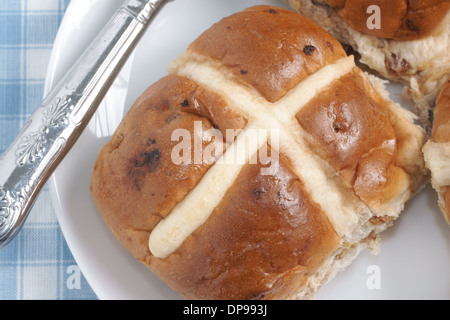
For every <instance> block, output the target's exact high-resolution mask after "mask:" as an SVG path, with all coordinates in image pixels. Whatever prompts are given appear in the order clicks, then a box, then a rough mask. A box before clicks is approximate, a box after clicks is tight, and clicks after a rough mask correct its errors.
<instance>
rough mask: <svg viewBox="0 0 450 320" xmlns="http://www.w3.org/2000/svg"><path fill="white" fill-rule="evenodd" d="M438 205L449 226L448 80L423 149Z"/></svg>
mask: <svg viewBox="0 0 450 320" xmlns="http://www.w3.org/2000/svg"><path fill="white" fill-rule="evenodd" d="M423 153H424V156H425V161H426V165H427V167H428V168H429V169H430V171H431V183H432V186H433V188H434V189H435V190H436V191H437V193H438V197H439V199H438V204H439V207H440V209H441V211H442V213H443V214H444V217H445V220H446V221H447V223H449V224H450V78H449V79H448V80H447V82H446V84H445V86H444V87H443V88H442V91H441V93H440V94H439V97H438V99H437V101H436V106H435V108H434V120H433V129H432V132H431V140H430V141H428V142H427V143H426V144H425V147H424V148H423Z"/></svg>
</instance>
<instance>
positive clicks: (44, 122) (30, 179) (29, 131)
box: [0, 0, 164, 249]
mask: <svg viewBox="0 0 450 320" xmlns="http://www.w3.org/2000/svg"><path fill="white" fill-rule="evenodd" d="M163 2H164V0H150V1H149V0H128V1H126V2H125V3H124V4H123V5H122V6H121V7H120V9H119V10H118V11H117V12H116V13H115V15H114V16H113V18H112V19H111V20H110V21H109V23H108V24H107V25H106V26H105V28H104V29H103V31H102V32H101V33H100V35H99V36H98V37H97V39H96V40H94V42H93V43H92V44H91V46H90V47H89V48H88V49H87V50H86V51H85V54H84V55H83V56H82V57H81V58H80V59H79V60H78V62H77V63H76V64H75V66H74V67H73V68H72V70H71V71H70V72H69V73H68V74H67V76H66V77H65V78H64V79H63V80H62V81H61V82H60V83H59V84H58V85H57V86H56V87H55V88H54V89H53V91H51V92H50V94H49V95H48V97H47V98H46V99H45V100H44V101H43V103H42V104H41V106H40V107H38V109H37V110H36V112H35V113H34V114H33V115H32V116H31V118H30V119H29V120H28V121H27V123H26V124H25V126H24V128H23V129H22V130H21V132H20V133H19V135H18V136H17V137H16V139H15V141H14V142H13V143H12V144H11V146H10V147H9V148H8V150H7V151H6V152H5V153H4V154H3V156H2V157H1V158H0V249H1V248H3V247H5V246H6V245H7V244H8V243H9V242H10V241H11V240H12V238H13V237H14V236H15V235H16V234H17V232H18V231H19V230H20V228H21V226H22V224H23V222H24V221H25V220H26V217H27V215H28V213H29V210H30V209H31V207H32V205H33V203H34V201H35V199H36V197H37V195H38V193H39V191H40V190H41V188H42V186H43V185H44V184H45V183H46V181H47V180H48V177H49V176H50V175H51V174H52V172H53V171H54V169H55V168H56V166H57V165H58V164H59V163H60V162H61V160H62V159H63V157H64V156H65V155H66V154H67V152H68V151H69V150H70V148H71V147H72V146H73V144H74V143H75V142H76V140H77V139H78V137H79V136H80V135H81V133H82V131H83V130H84V128H85V127H86V125H87V124H88V122H89V120H90V119H91V117H92V115H93V114H94V112H95V111H96V109H97V107H98V105H99V104H100V102H101V100H102V99H103V97H104V96H105V94H106V92H107V90H108V88H109V86H110V84H111V83H112V81H113V80H114V78H115V77H116V75H117V74H118V72H119V70H120V68H121V67H122V65H123V63H124V62H125V60H126V58H127V57H128V55H129V53H130V52H131V50H132V49H133V47H134V44H135V43H136V42H137V40H138V39H139V37H140V35H141V34H142V32H143V30H144V29H145V27H146V25H147V24H148V22H149V20H150V18H151V16H152V15H153V14H154V12H155V11H156V9H157V8H158V7H159V6H160V5H161V4H162V3H163Z"/></svg>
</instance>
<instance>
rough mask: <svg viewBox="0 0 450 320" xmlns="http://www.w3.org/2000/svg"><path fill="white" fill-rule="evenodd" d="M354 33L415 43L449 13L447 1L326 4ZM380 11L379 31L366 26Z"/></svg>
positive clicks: (359, 0) (379, 0)
mask: <svg viewBox="0 0 450 320" xmlns="http://www.w3.org/2000/svg"><path fill="white" fill-rule="evenodd" d="M327 2H328V4H329V5H330V6H331V7H333V8H336V10H337V12H338V13H339V15H340V16H341V17H342V18H343V19H344V20H345V21H346V22H347V23H348V24H349V25H350V26H351V27H353V28H354V29H355V30H357V31H360V32H363V33H366V34H370V35H374V36H377V37H380V38H384V39H394V40H399V41H410V40H417V39H421V38H424V37H427V36H429V35H430V34H432V33H433V31H434V30H435V29H436V28H437V27H438V26H439V24H440V23H441V22H442V21H443V19H444V17H445V16H446V15H447V13H448V11H449V10H450V1H448V0H346V1H345V0H341V1H330V0H329V1H327ZM371 5H377V6H378V7H379V8H380V19H381V28H379V29H378V28H371V29H369V28H368V26H367V21H368V19H369V18H370V16H371V15H372V14H373V12H371V11H370V12H367V11H368V10H367V9H368V8H369V6H371Z"/></svg>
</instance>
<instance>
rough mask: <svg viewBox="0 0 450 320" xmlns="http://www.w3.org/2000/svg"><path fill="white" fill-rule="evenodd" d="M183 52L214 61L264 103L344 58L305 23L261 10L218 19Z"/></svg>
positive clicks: (274, 10) (277, 11)
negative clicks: (248, 87)
mask: <svg viewBox="0 0 450 320" xmlns="http://www.w3.org/2000/svg"><path fill="white" fill-rule="evenodd" d="M249 30H252V32H249ZM299 30H301V32H299ZM243 48H245V50H243ZM189 50H191V51H194V52H196V53H199V54H202V55H205V56H208V57H211V58H213V59H215V60H217V61H220V62H221V64H223V65H224V66H225V67H226V68H227V69H228V70H229V71H231V72H232V74H233V75H234V76H236V77H237V78H238V79H240V80H241V81H242V82H244V83H247V84H249V85H250V86H253V87H254V88H256V89H257V90H258V91H259V92H260V93H261V94H262V95H263V96H264V97H265V98H266V99H267V100H268V101H270V102H274V101H277V100H278V99H280V98H281V97H283V96H284V95H285V94H286V93H287V92H288V91H289V90H290V89H292V88H293V87H294V86H295V85H296V84H298V83H299V82H300V81H301V80H303V79H305V78H306V77H308V75H310V74H312V73H314V72H315V71H317V70H319V69H320V68H322V67H323V66H325V65H327V64H330V63H333V62H335V61H337V60H338V59H340V58H343V57H346V54H345V52H344V50H343V49H342V46H341V45H340V44H339V43H338V42H337V41H336V40H335V39H334V38H333V37H332V36H331V35H330V34H329V33H328V32H326V31H325V30H323V29H322V28H320V27H319V26H318V25H317V24H315V23H313V22H312V21H311V20H310V19H308V18H306V17H302V18H301V19H299V18H298V14H297V13H295V12H292V11H289V10H283V9H281V8H273V7H267V6H256V7H252V8H249V9H247V10H244V11H242V12H240V13H237V14H234V15H232V16H230V17H227V18H225V19H223V20H221V21H220V22H219V23H216V24H215V25H213V26H212V27H211V28H210V29H208V30H207V31H205V32H204V33H203V34H202V35H200V37H199V38H197V39H196V40H195V41H194V42H193V43H192V44H191V45H190V46H189Z"/></svg>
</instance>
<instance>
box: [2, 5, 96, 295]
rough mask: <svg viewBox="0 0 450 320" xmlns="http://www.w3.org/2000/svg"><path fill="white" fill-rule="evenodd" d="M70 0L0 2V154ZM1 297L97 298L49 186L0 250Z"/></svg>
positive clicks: (36, 98) (26, 111)
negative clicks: (15, 234) (67, 238)
mask: <svg viewBox="0 0 450 320" xmlns="http://www.w3.org/2000/svg"><path fill="white" fill-rule="evenodd" d="M69 2H70V0H0V153H3V152H4V151H5V150H6V149H7V147H8V146H9V144H10V143H11V142H12V141H13V140H14V138H15V136H16V135H17V133H18V132H19V130H20V128H21V127H22V126H23V125H24V124H25V122H26V120H27V118H28V117H29V116H30V115H31V114H32V113H33V112H34V110H35V109H36V108H37V106H38V105H39V104H40V103H41V102H42V98H43V90H44V82H45V76H46V72H47V66H48V61H49V59H50V54H51V51H52V46H53V42H54V40H55V37H56V34H57V31H58V28H59V25H60V22H61V20H62V18H63V15H64V12H65V10H66V8H67V6H68V5H69ZM0 299H3V300H29V299H33V300H62V299H64V300H81V299H83V300H92V299H97V297H96V295H95V294H94V292H93V291H92V289H91V288H90V286H89V284H88V283H87V282H86V280H85V278H84V277H83V275H82V273H81V271H80V269H79V268H78V266H77V264H76V262H75V260H74V258H73V256H72V254H71V252H70V250H69V248H68V247H67V244H66V242H65V240H64V237H63V234H62V233H61V229H60V227H59V224H58V221H57V219H56V216H55V211H54V208H53V206H52V202H51V199H50V195H49V190H48V187H47V186H46V187H45V188H44V190H43V191H42V192H41V194H40V195H39V198H38V199H37V201H36V203H35V205H34V207H33V209H32V211H31V213H30V215H29V218H28V220H27V221H26V223H25V225H24V227H23V229H22V231H21V232H20V234H19V235H18V237H16V238H15V239H14V240H13V241H12V243H11V244H9V246H8V247H6V248H5V249H3V250H0Z"/></svg>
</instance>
